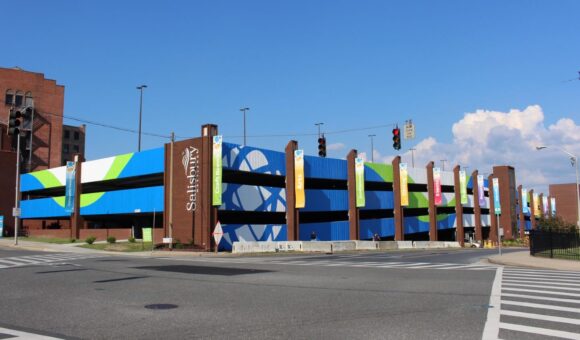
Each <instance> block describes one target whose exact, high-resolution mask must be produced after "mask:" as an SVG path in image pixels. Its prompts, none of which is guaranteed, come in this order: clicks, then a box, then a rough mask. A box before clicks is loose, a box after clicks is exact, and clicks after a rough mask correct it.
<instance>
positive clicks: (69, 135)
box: [62, 124, 86, 165]
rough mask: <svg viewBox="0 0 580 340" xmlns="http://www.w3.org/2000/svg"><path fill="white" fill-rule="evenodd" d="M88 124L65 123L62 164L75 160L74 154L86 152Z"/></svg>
mask: <svg viewBox="0 0 580 340" xmlns="http://www.w3.org/2000/svg"><path fill="white" fill-rule="evenodd" d="M85 131H86V126H85V125H84V124H83V125H81V126H71V125H63V129H62V165H66V162H68V161H73V160H74V155H76V154H81V155H84V154H85Z"/></svg>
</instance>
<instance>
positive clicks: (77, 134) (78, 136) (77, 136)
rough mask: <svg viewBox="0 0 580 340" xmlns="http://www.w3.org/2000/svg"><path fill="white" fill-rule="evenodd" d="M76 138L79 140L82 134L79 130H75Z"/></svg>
mask: <svg viewBox="0 0 580 340" xmlns="http://www.w3.org/2000/svg"><path fill="white" fill-rule="evenodd" d="M74 138H75V140H79V138H80V135H79V132H78V131H75V137H74Z"/></svg>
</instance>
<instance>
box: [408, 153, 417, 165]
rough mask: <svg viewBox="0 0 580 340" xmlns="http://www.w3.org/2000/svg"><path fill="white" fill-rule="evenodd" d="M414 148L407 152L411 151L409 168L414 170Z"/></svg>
mask: <svg viewBox="0 0 580 340" xmlns="http://www.w3.org/2000/svg"><path fill="white" fill-rule="evenodd" d="M415 150H417V149H415V148H410V149H409V151H411V167H412V168H414V167H415V152H414V151H415Z"/></svg>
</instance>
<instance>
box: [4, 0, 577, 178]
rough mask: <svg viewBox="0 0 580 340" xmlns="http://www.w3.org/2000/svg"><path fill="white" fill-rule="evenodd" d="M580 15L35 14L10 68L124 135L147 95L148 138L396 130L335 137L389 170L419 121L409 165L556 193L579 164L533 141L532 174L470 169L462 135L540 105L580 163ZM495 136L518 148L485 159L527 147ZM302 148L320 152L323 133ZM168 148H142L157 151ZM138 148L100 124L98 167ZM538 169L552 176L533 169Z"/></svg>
mask: <svg viewBox="0 0 580 340" xmlns="http://www.w3.org/2000/svg"><path fill="white" fill-rule="evenodd" d="M577 13H580V2H578V1H558V2H557V3H556V2H552V1H542V2H540V1H334V0H333V1H330V0H328V1H312V0H311V1H266V0H263V1H257V0H254V1H252V0H251V1H233V0H232V1H166V2H161V1H72V0H71V1H64V0H60V1H58V0H57V1H50V2H48V1H27V2H26V8H25V9H22V10H19V11H12V12H11V13H10V15H5V16H3V22H2V27H3V29H2V31H3V32H4V34H5V35H6V36H9V37H10V38H6V37H5V39H4V42H5V44H4V49H3V52H4V53H1V54H0V66H2V67H12V66H19V67H21V68H23V69H26V70H30V71H36V72H42V73H44V74H45V76H46V77H47V78H51V79H56V80H57V81H58V83H59V84H62V85H65V87H66V90H65V115H68V116H71V117H75V118H80V119H87V120H92V121H98V122H103V123H107V124H111V125H116V126H120V127H125V128H134V129H137V119H138V108H139V92H138V91H137V90H136V89H135V87H136V86H137V85H140V84H147V85H148V88H147V89H146V90H145V93H144V104H143V105H144V110H143V131H145V132H153V133H157V134H163V135H169V133H170V132H171V131H175V133H176V135H178V136H182V137H187V136H197V135H199V131H200V125H201V124H204V123H215V124H218V125H219V127H220V132H221V133H222V134H223V135H224V139H225V140H226V141H229V142H234V143H241V141H242V138H241V135H242V131H243V130H242V114H241V112H240V111H239V109H240V108H241V107H249V108H250V111H249V112H248V116H247V126H248V128H247V130H248V144H249V145H254V146H259V147H264V148H269V149H278V150H283V148H284V146H285V144H286V143H287V141H288V140H289V139H291V138H292V137H289V136H284V137H268V138H264V137H255V136H256V135H271V134H277V135H288V134H299V135H300V134H307V133H316V127H315V126H314V123H316V122H324V127H323V130H324V131H327V132H333V131H340V130H345V129H356V128H364V127H372V126H383V127H381V128H376V129H369V130H360V131H353V132H349V133H342V134H329V135H328V144H329V145H332V147H331V148H330V149H331V150H329V156H331V157H336V158H342V157H344V156H345V155H346V153H347V152H348V150H350V149H357V150H358V151H359V152H361V153H365V154H366V155H370V142H369V138H368V137H367V135H368V134H376V135H377V137H375V143H374V145H375V151H376V153H375V161H376V160H380V161H388V160H389V159H390V158H391V157H392V156H394V155H395V152H394V150H393V149H392V146H391V145H392V142H391V127H389V126H388V125H389V124H395V123H399V124H403V123H404V121H405V120H406V119H413V121H414V122H415V123H416V129H417V138H416V140H415V141H413V142H411V143H409V142H407V141H403V149H402V150H401V152H400V154H401V155H403V156H405V154H404V152H406V151H407V149H408V148H409V147H410V146H411V145H415V144H418V145H419V147H418V150H417V154H416V155H415V156H416V157H417V161H418V162H423V163H424V162H426V161H427V160H429V159H432V160H434V161H436V162H437V161H439V160H440V159H443V158H444V159H448V160H449V162H451V163H460V164H461V163H462V162H463V163H465V162H468V161H469V163H470V164H463V165H465V166H469V167H470V168H471V169H473V168H475V167H480V168H482V167H487V168H490V167H491V164H490V162H495V163H496V164H500V163H506V164H514V163H515V165H516V166H517V167H519V168H528V170H529V172H528V173H523V175H522V176H524V177H526V176H527V177H526V178H527V179H525V178H523V177H522V180H521V181H520V182H523V183H526V181H528V183H529V185H546V184H547V181H550V182H562V181H572V180H573V179H574V176H573V170H572V171H570V170H569V164H566V160H565V157H562V156H560V157H559V158H558V155H556V152H553V153H549V152H546V153H542V154H540V155H539V156H538V155H537V154H538V153H537V152H535V151H534V155H533V156H526V154H525V152H527V151H529V152H532V151H533V150H531V149H530V147H531V144H530V145H528V147H527V148H523V149H522V150H521V152H519V153H517V155H519V157H521V158H522V160H521V162H520V160H519V159H514V157H511V156H510V158H502V157H499V156H493V157H490V156H489V155H490V153H487V156H482V157H480V158H477V159H476V158H474V157H470V158H465V157H462V156H461V154H462V152H463V153H464V152H465V147H466V144H465V143H463V144H461V140H459V141H458V136H457V134H454V132H453V131H452V127H453V125H454V124H457V123H458V122H459V123H460V124H459V125H458V129H462V128H463V127H464V126H471V128H472V129H473V130H472V131H469V132H468V133H469V134H474V135H476V134H478V133H479V129H478V127H477V125H475V126H473V125H469V124H461V122H463V123H465V114H466V113H473V114H475V113H476V112H477V110H485V112H498V113H502V114H504V115H509V112H510V110H512V109H514V110H518V112H520V111H521V112H523V116H525V115H526V114H527V113H526V112H527V111H526V108H528V107H530V106H532V105H538V106H539V107H540V109H539V110H540V111H541V113H542V114H541V119H540V120H539V121H535V123H534V124H536V127H537V128H538V129H540V130H542V131H541V133H538V134H537V135H541V134H546V136H545V137H543V138H542V139H540V140H537V141H535V142H538V143H547V142H552V143H564V144H562V145H565V146H566V147H567V148H568V149H571V150H570V151H573V152H577V154H580V148H578V144H579V143H578V142H579V141H580V139H576V138H575V137H574V135H575V134H576V132H577V131H578V130H577V129H578V125H577V124H578V121H579V120H580V119H579V118H580V81H577V80H575V81H570V82H565V80H568V79H574V78H577V76H578V74H577V71H578V70H580V44H578V33H579V32H580V20H578V18H577ZM8 41H12V42H13V43H12V44H8V43H7V42H8ZM485 112H484V113H481V114H480V116H486V117H488V118H489V117H500V118H498V119H495V118H494V119H495V120H494V121H495V123H493V122H492V123H490V124H491V125H492V127H494V128H492V129H491V130H490V131H495V130H502V129H503V128H505V129H504V130H506V131H512V132H513V134H518V135H519V136H520V137H521V138H518V139H516V140H514V139H513V134H511V133H508V135H509V136H511V137H510V138H512V139H511V140H510V143H525V142H526V140H527V139H529V136H532V135H533V132H530V131H528V132H527V133H521V131H520V129H521V127H520V126H503V125H502V124H509V123H505V122H503V121H502V119H501V115H495V116H494V115H489V114H487V113H485ZM562 119H571V121H572V125H570V124H568V125H567V130H566V129H564V130H566V131H567V132H568V133H570V136H564V137H566V138H568V137H569V138H568V139H566V138H564V137H562V136H560V137H558V135H561V134H562V131H563V130H562V129H557V128H554V129H551V128H550V127H551V126H560V125H557V124H558V122H560V121H561V120H562ZM492 120H493V119H492ZM508 121H509V119H508ZM65 122H66V123H69V124H77V123H75V122H74V121H65ZM502 122H503V123H502ZM566 122H568V121H566ZM516 125H517V124H516ZM564 125H565V124H564ZM494 129H495V130H494ZM494 136H499V137H497V138H505V136H503V137H501V134H499V135H495V134H493V133H491V134H488V135H486V136H484V137H485V138H483V137H482V138H483V139H485V141H483V142H481V141H480V142H481V143H479V144H477V147H482V148H495V149H493V150H488V151H489V152H492V151H495V152H498V153H500V154H506V152H505V150H504V149H506V148H509V147H513V144H512V145H505V144H504V143H502V140H493V138H495V137H494ZM294 138H295V139H297V140H298V141H299V143H300V146H301V147H302V148H304V149H305V152H306V153H307V154H315V153H316V146H317V144H316V137H315V136H296V137H294ZM554 138H555V139H554ZM558 138H559V139H558ZM562 138H564V139H562ZM578 138H580V137H578ZM460 139H461V138H460ZM463 140H464V139H463ZM164 141H165V140H164V139H160V138H157V137H149V136H143V148H153V147H158V146H160V145H161V144H162V143H163V142H164ZM421 143H423V144H421ZM472 146H473V145H472ZM136 149H137V136H136V135H134V134H129V133H124V132H119V131H115V130H108V129H105V128H102V127H97V126H90V125H89V126H88V140H87V158H89V159H95V158H100V157H105V156H110V155H114V154H119V153H124V152H132V151H136ZM517 155H516V156H517ZM547 155H550V156H549V157H548V156H547ZM407 156H408V155H407ZM530 157H532V158H533V159H535V160H536V161H537V162H540V163H542V165H538V164H537V163H530V162H525V161H523V159H524V158H530ZM368 158H369V159H370V156H369V157H368ZM407 158H408V157H407ZM405 159H406V158H405ZM546 159H548V160H550V161H551V160H554V162H556V163H558V162H562V163H563V165H562V167H560V168H554V167H548V166H547V165H543V163H546ZM561 159H563V160H561ZM508 162H509V163H508ZM423 163H421V165H423ZM566 166H567V167H566ZM533 167H536V168H539V169H535V170H534V171H536V170H538V171H539V172H538V171H536V172H535V173H533V171H532V169H531V168H533ZM518 170H519V169H518ZM522 170H524V169H522ZM486 172H490V171H489V170H488V171H486ZM554 176H559V177H558V178H553V177H554Z"/></svg>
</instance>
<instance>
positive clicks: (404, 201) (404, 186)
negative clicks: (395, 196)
mask: <svg viewBox="0 0 580 340" xmlns="http://www.w3.org/2000/svg"><path fill="white" fill-rule="evenodd" d="M399 176H400V181H399V184H400V186H401V206H403V207H407V206H409V185H408V181H409V173H408V171H407V163H399Z"/></svg>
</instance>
